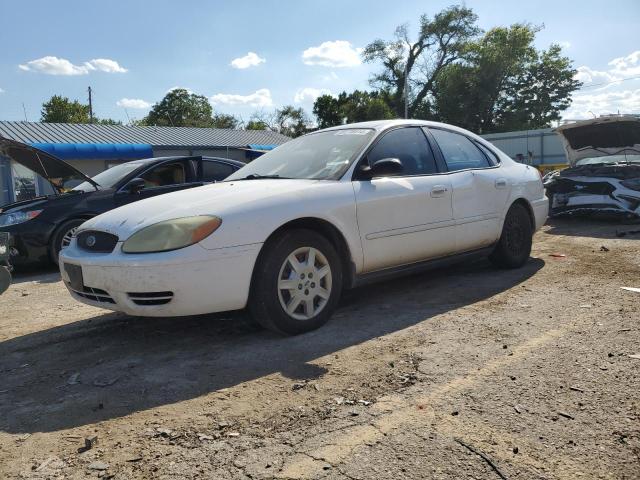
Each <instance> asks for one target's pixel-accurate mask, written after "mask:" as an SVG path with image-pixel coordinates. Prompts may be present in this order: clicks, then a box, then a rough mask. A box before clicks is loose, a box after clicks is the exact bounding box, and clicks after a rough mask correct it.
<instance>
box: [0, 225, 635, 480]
mask: <svg viewBox="0 0 640 480" xmlns="http://www.w3.org/2000/svg"><path fill="white" fill-rule="evenodd" d="M617 228H618V229H620V228H622V229H624V228H625V227H620V226H616V225H612V224H593V223H586V222H580V221H564V222H555V223H554V224H552V225H547V226H545V227H544V229H543V230H542V231H541V232H539V233H538V234H536V237H535V243H534V251H533V254H532V258H531V259H530V261H529V262H528V264H527V265H526V266H525V267H524V268H522V269H520V270H515V271H501V270H495V269H493V268H492V267H491V266H489V264H488V263H487V262H484V261H481V262H476V263H469V264H464V265H460V266H458V267H455V268H449V269H443V270H437V271H432V272H428V273H425V274H421V275H417V276H412V277H407V278H404V279H400V280H394V281H390V282H387V283H381V284H377V285H373V286H368V287H364V288H361V289H358V290H355V291H352V292H349V293H347V294H346V295H345V297H344V298H343V300H342V302H341V306H340V308H339V310H338V311H337V313H336V315H335V316H334V318H333V320H332V321H331V322H330V324H328V325H327V326H325V327H324V328H322V329H320V330H318V331H316V332H313V333H310V334H307V335H303V336H299V337H295V338H283V337H279V336H276V335H274V334H271V333H268V332H265V331H261V330H258V329H257V328H255V327H253V326H252V325H251V324H250V323H248V322H246V321H245V320H243V319H242V318H239V317H232V318H211V317H206V316H199V317H189V318H172V319H143V318H131V317H127V316H124V315H120V314H114V313H108V312H106V311H104V310H100V309H97V308H91V307H88V306H84V305H81V304H78V303H76V302H75V301H73V300H72V299H71V298H70V297H69V295H68V294H67V292H66V290H65V288H64V287H63V285H62V284H61V282H60V280H59V276H58V275H57V274H56V273H55V271H50V272H49V273H45V274H38V275H35V274H31V275H19V276H18V278H17V280H16V283H15V284H14V285H12V287H11V288H10V289H9V291H7V292H6V293H5V294H3V295H2V296H1V297H0V379H1V382H0V477H1V478H86V477H102V478H116V479H129V478H136V479H137V478H159V479H179V478H180V479H181V478H189V479H190V478H213V479H217V478H220V479H249V478H251V479H271V478H291V479H299V478H327V479H404V478H407V479H427V478H428V479H431V478H433V479H459V478H472V479H499V478H501V477H502V478H508V479H556V478H562V479H565V478H566V479H574V478H615V479H639V478H640V395H639V392H640V358H634V357H633V356H631V355H637V354H640V293H634V292H631V291H626V290H623V289H621V288H620V287H624V286H628V287H640V275H639V272H640V248H639V247H640V236H637V235H636V236H629V237H627V238H622V239H619V238H616V236H615V231H616V229H617ZM636 228H637V227H636ZM556 254H563V255H566V256H565V257H562V256H556ZM94 436H95V437H97V443H95V444H94V445H92V447H91V448H89V449H87V450H86V451H82V447H83V446H84V445H85V439H86V438H87V437H94ZM79 450H80V452H79Z"/></svg>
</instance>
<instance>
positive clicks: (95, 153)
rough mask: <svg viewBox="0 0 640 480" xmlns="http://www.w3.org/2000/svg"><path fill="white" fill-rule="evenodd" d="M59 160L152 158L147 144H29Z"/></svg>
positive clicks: (151, 151) (150, 149)
mask: <svg viewBox="0 0 640 480" xmlns="http://www.w3.org/2000/svg"><path fill="white" fill-rule="evenodd" d="M29 145H31V146H32V147H35V148H38V149H40V150H44V151H45V152H47V153H50V154H51V155H54V156H56V157H58V158H59V159H61V160H82V159H104V160H115V159H122V160H134V159H137V158H150V157H153V149H152V148H151V145H149V144H147V143H37V142H34V143H29Z"/></svg>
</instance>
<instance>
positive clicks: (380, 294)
mask: <svg viewBox="0 0 640 480" xmlns="http://www.w3.org/2000/svg"><path fill="white" fill-rule="evenodd" d="M543 266H544V261H542V260H540V259H535V258H532V259H530V260H529V262H528V263H527V264H526V265H525V266H524V267H523V268H521V269H517V270H496V269H494V268H492V267H491V266H490V265H489V263H488V262H487V261H486V260H483V261H478V262H473V263H471V262H469V263H466V264H462V265H459V266H456V267H450V268H448V269H440V270H434V271H430V272H426V273H422V274H419V275H413V276H410V277H405V278H402V279H398V280H394V281H389V282H385V283H379V284H374V285H369V286H366V287H361V288H359V289H356V290H352V291H350V292H347V293H346V294H345V295H344V297H343V299H342V301H341V304H340V306H339V308H338V310H337V311H336V313H335V315H334V317H333V319H332V320H331V321H330V322H329V323H328V324H327V325H325V326H324V327H323V328H321V329H319V330H316V331H314V332H310V333H308V334H305V335H300V336H297V337H281V336H277V335H274V334H272V333H269V332H267V331H264V330H260V329H258V328H257V327H254V326H253V325H252V324H251V323H249V322H247V321H244V320H239V319H238V318H237V317H233V316H231V317H229V316H227V317H226V318H212V316H195V317H183V318H132V317H127V316H125V315H121V314H116V313H109V314H104V315H99V316H96V317H93V318H89V319H86V320H82V321H78V322H74V323H69V324H65V325H61V326H58V327H54V328H50V329H48V330H43V331H39V332H35V333H31V334H28V335H24V336H21V337H16V338H13V339H10V340H7V341H5V342H2V343H0V372H1V375H2V379H3V380H2V384H1V385H0V430H3V431H6V432H11V433H32V432H47V431H57V430H61V429H67V428H72V427H78V426H83V425H89V424H93V423H96V422H99V421H102V420H107V419H111V418H117V417H122V416H125V415H128V414H131V413H134V412H138V411H142V410H147V409H150V408H154V407H158V406H162V405H167V404H173V403H176V402H180V401H184V400H189V399H192V398H196V397H199V396H201V395H206V394H209V393H212V392H216V391H218V390H220V389H223V388H227V387H232V386H234V385H238V384H241V383H243V382H247V381H250V380H253V379H256V378H259V377H262V376H265V375H269V374H273V373H280V374H282V375H284V376H286V377H288V378H292V379H308V378H318V377H321V376H322V375H324V374H325V373H326V370H325V369H324V368H323V367H321V366H318V365H314V364H311V363H310V362H312V361H314V360H315V359H317V358H320V357H323V356H325V355H327V354H332V353H335V352H338V351H340V350H342V349H344V348H347V347H350V346H353V345H357V344H361V343H363V342H366V341H368V340H371V339H373V338H376V337H380V336H384V335H387V334H389V333H392V332H397V331H400V330H403V329H406V328H408V327H410V326H412V325H416V324H418V323H421V322H428V321H429V319H431V318H432V317H434V316H436V315H438V314H441V313H444V312H447V311H450V310H453V309H456V308H459V307H462V306H465V305H468V304H472V303H475V302H478V301H480V300H484V299H486V298H489V297H491V296H493V295H496V294H498V293H500V292H504V291H505V290H508V289H510V288H512V287H514V286H515V285H517V284H519V283H521V282H524V281H526V280H528V279H529V278H530V277H532V276H533V275H534V274H535V273H536V272H538V271H539V270H540V269H541V268H542V267H543ZM381 313H382V314H381Z"/></svg>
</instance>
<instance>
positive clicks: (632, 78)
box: [580, 75, 640, 90]
mask: <svg viewBox="0 0 640 480" xmlns="http://www.w3.org/2000/svg"><path fill="white" fill-rule="evenodd" d="M636 78H640V75H636V76H633V77H627V78H621V79H619V80H612V81H610V82H604V83H592V84H590V85H587V86H585V87H581V88H580V90H585V89H587V88H593V87H602V86H603V85H611V84H612V83H618V82H626V81H627V80H635V79H636Z"/></svg>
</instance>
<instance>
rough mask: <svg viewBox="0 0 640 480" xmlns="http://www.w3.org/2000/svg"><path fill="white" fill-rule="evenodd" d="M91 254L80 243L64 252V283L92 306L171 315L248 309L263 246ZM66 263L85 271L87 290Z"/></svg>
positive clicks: (137, 314)
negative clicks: (73, 278)
mask: <svg viewBox="0 0 640 480" xmlns="http://www.w3.org/2000/svg"><path fill="white" fill-rule="evenodd" d="M121 246H122V244H121V243H118V245H117V246H116V248H115V249H114V251H113V252H111V253H108V254H100V253H89V252H86V251H84V250H81V249H79V248H78V247H77V245H76V243H75V240H74V241H73V242H72V243H71V245H69V247H67V248H65V249H64V250H63V251H62V252H61V253H60V265H59V266H60V272H61V275H62V280H63V281H64V283H65V285H66V286H67V289H68V290H69V292H70V293H71V295H72V296H73V297H74V298H75V299H76V300H78V301H80V302H83V303H86V304H88V305H92V306H96V307H101V308H106V309H109V310H114V311H118V312H124V313H127V314H129V315H135V316H143V317H171V316H184V315H198V314H203V313H214V312H223V311H229V310H238V309H241V308H244V307H245V306H246V304H247V299H248V297H249V288H250V285H251V276H252V274H253V267H254V265H255V262H256V259H257V257H258V253H259V252H260V248H261V246H262V244H251V245H243V246H237V247H228V248H220V249H216V250H206V249H204V248H203V247H201V246H200V245H192V246H190V247H187V248H183V249H180V250H175V251H172V252H163V253H149V254H136V255H132V254H125V253H122V251H121ZM65 264H70V265H79V266H80V267H81V268H82V278H83V288H82V290H78V289H74V288H72V287H71V283H70V282H71V279H70V277H69V274H68V273H67V271H66V269H65Z"/></svg>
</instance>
